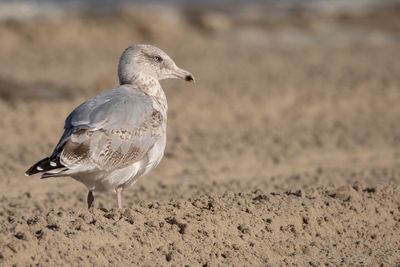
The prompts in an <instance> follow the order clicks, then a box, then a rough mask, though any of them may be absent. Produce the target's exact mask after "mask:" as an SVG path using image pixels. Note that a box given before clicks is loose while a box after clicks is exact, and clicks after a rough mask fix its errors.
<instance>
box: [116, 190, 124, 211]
mask: <svg viewBox="0 0 400 267" xmlns="http://www.w3.org/2000/svg"><path fill="white" fill-rule="evenodd" d="M122 190H123V188H122V187H118V188H117V189H115V192H116V193H117V204H118V209H122Z"/></svg>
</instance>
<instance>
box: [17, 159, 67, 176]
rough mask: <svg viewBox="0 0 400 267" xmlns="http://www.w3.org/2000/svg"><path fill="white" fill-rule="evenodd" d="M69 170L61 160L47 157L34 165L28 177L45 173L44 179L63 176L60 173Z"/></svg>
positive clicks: (27, 174)
mask: <svg viewBox="0 0 400 267" xmlns="http://www.w3.org/2000/svg"><path fill="white" fill-rule="evenodd" d="M66 169H67V168H66V167H65V166H64V165H62V164H61V163H60V158H59V157H57V158H55V159H51V158H49V157H46V158H44V159H42V160H40V161H38V162H36V163H35V164H33V165H32V167H30V168H29V169H28V170H27V171H26V172H25V175H26V176H31V175H34V174H36V173H43V174H42V178H47V177H54V176H62V174H61V173H60V172H63V171H65V170H66Z"/></svg>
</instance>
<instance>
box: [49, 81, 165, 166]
mask: <svg viewBox="0 0 400 267" xmlns="http://www.w3.org/2000/svg"><path fill="white" fill-rule="evenodd" d="M163 121H164V118H163V116H162V114H161V113H160V112H159V111H157V110H156V109H155V108H154V107H153V105H152V101H151V99H150V98H149V97H148V96H147V95H145V94H143V93H141V92H127V91H125V90H121V89H116V90H112V91H110V92H109V93H107V94H103V95H100V96H98V97H95V98H92V99H91V100H89V101H87V102H85V103H83V104H82V105H80V106H79V107H77V108H76V109H75V110H74V111H73V112H72V113H71V114H70V115H69V116H68V118H67V119H66V122H65V131H64V134H63V136H62V137H61V140H60V142H59V144H58V145H57V146H56V148H55V150H54V152H53V155H52V157H54V156H59V157H60V162H61V163H62V164H63V165H64V166H66V167H67V168H69V169H74V168H79V167H82V166H85V167H86V168H93V167H97V168H99V169H104V170H111V169H118V168H122V167H125V166H128V165H130V164H132V163H134V162H136V161H138V160H140V159H142V158H143V157H144V155H146V153H147V152H148V151H149V150H150V149H151V147H152V146H153V145H154V144H155V143H156V142H157V141H158V140H159V138H160V137H161V136H162V135H163V134H164V128H163V126H162V125H163Z"/></svg>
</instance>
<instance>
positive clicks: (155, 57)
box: [153, 56, 163, 63]
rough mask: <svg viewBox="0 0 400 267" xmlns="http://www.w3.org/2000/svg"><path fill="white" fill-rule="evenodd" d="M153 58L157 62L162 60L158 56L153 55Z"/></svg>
mask: <svg viewBox="0 0 400 267" xmlns="http://www.w3.org/2000/svg"><path fill="white" fill-rule="evenodd" d="M153 58H154V60H155V61H156V62H159V63H160V62H162V61H163V59H162V57H160V56H154V57H153Z"/></svg>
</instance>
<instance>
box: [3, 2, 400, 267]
mask: <svg viewBox="0 0 400 267" xmlns="http://www.w3.org/2000/svg"><path fill="white" fill-rule="evenodd" d="M171 12H172V11H168V12H163V13H160V15H159V16H156V19H154V20H152V23H151V24H150V25H148V24H147V23H148V21H149V19H148V13H146V12H142V11H140V12H139V11H135V10H131V11H129V12H127V11H124V12H121V13H119V14H118V16H115V15H106V14H86V15H84V16H82V15H74V14H71V15H69V16H67V17H62V18H60V17H54V18H48V19H44V18H39V19H35V20H29V21H15V20H7V21H2V22H1V23H0V36H1V42H0V73H1V76H0V115H1V118H0V140H1V142H0V151H1V153H0V226H1V227H0V265H4V266H11V265H14V264H15V266H27V265H41V266H60V265H76V266H93V265H98V266H106V265H113V266H127V265H129V264H132V265H143V266H160V265H167V266H168V265H173V266H183V265H189V266H198V265H202V266H217V265H228V266H232V265H235V266H287V265H290V266H307V265H308V266H339V265H341V266H398V265H399V264H400V194H399V193H400V187H399V183H400V138H399V136H400V124H399V122H400V105H399V104H398V103H400V64H399V62H400V53H399V51H400V42H399V40H400V39H399V36H394V35H391V34H390V32H391V31H397V30H398V26H395V25H400V24H398V23H399V20H398V17H399V16H397V17H396V16H395V17H393V16H382V17H379V16H375V17H374V16H372V18H370V17H368V18H364V17H362V18H357V17H356V18H355V19H354V18H352V19H349V18H348V17H347V18H345V20H346V21H347V22H348V23H349V24H350V25H352V27H353V28H352V29H353V30H354V31H350V33H347V34H342V33H340V31H337V30H336V28H337V27H338V25H339V26H340V23H342V22H340V23H339V24H337V23H334V24H332V21H331V19H330V20H328V22H327V21H325V20H323V21H321V20H316V21H314V20H312V19H310V18H307V17H301V18H300V19H298V20H294V22H290V21H289V22H287V21H286V22H287V23H289V25H286V24H285V27H286V28H285V30H282V29H280V28H279V27H276V25H274V24H273V23H272V24H271V23H270V22H269V21H267V22H266V21H257V20H256V21H251V20H249V19H248V18H246V17H245V16H244V17H242V18H241V20H239V22H238V21H234V20H230V19H229V17H224V16H222V15H218V14H206V15H207V16H206V15H204V14H200V15H199V14H198V13H196V14H192V15H193V17H195V18H196V19H195V20H188V19H187V18H186V17H185V16H176V15H175V14H174V13H173V12H172V13H171ZM376 17H378V18H379V20H378V21H379V22H381V23H374V21H373V19H376ZM371 20H372V21H371ZM249 21H250V22H249ZM299 21H300V22H301V23H299ZM388 21H389V22H388ZM361 22H362V23H361ZM393 22H394V23H397V24H393ZM235 23H236V24H237V23H239V24H240V25H241V27H239V28H237V27H236V26H237V25H236V24H235ZM360 23H361V24H362V25H367V26H366V27H367V29H365V28H364V29H363V28H360V27H359V26H360V25H361V24H360ZM160 25H163V27H160ZM279 25H281V24H279ZM299 25H300V26H299ZM371 25H374V27H373V29H370V28H368V27H370V26H371ZM282 27H283V26H282ZM299 28H301V29H303V30H302V31H300V30H299ZM327 29H328V30H327ZM378 30H379V31H378ZM288 32H290V33H291V34H290V35H287V33H288ZM338 32H339V33H338ZM355 32H356V33H358V34H359V35H360V36H358V35H357V34H354V33H355ZM360 33H361V34H360ZM364 33H365V34H364ZM288 36H289V37H290V38H288ZM293 36H297V37H296V38H295V39H293ZM349 36H350V37H351V38H350V37H349ZM352 36H353V37H354V36H356V37H357V36H358V39H357V38H353V37H352ZM144 41H146V42H148V43H152V44H154V45H157V46H159V47H161V48H163V49H164V50H165V51H167V52H168V53H169V54H170V55H171V56H172V57H173V58H174V59H175V61H176V62H177V64H178V65H180V66H181V67H184V68H186V69H188V70H190V71H191V72H192V73H194V74H195V76H196V84H195V85H191V84H187V83H184V82H180V81H166V82H163V87H164V89H165V91H166V94H167V97H168V101H169V107H170V109H169V121H168V123H169V124H168V144H167V149H166V155H165V157H164V159H163V161H162V162H161V164H160V165H159V167H158V168H157V169H156V170H155V171H153V172H152V173H150V174H149V175H148V176H147V177H145V178H143V179H141V180H139V181H138V182H137V183H136V185H135V186H133V187H132V188H130V189H129V190H128V191H127V192H126V193H125V196H124V197H125V201H126V207H127V208H126V209H125V210H123V211H117V210H115V206H116V203H115V195H114V194H113V193H111V192H110V193H108V194H95V197H96V200H95V208H94V209H93V210H92V211H90V212H89V211H87V210H86V206H85V205H86V202H85V198H86V193H87V191H86V189H85V188H84V186H83V185H81V184H79V183H78V182H76V181H74V180H72V179H70V178H57V179H46V180H40V179H39V177H25V176H24V175H23V173H24V171H25V170H26V169H27V168H28V167H29V166H30V165H31V164H32V163H34V162H35V161H36V160H39V159H40V158H41V157H43V156H45V155H48V154H49V153H51V150H52V148H53V146H54V145H55V143H56V142H57V140H58V137H59V135H60V133H61V132H62V127H63V120H64V118H65V116H66V115H67V114H68V113H69V111H71V109H72V108H73V107H75V106H76V105H78V104H79V103H81V102H82V101H83V100H85V99H87V98H88V97H90V96H93V95H95V94H97V93H99V92H101V91H103V90H105V89H107V88H112V87H113V86H116V83H117V80H116V64H117V59H118V56H119V54H120V53H121V51H122V50H123V49H124V48H125V47H127V46H128V45H129V44H131V43H142V42H144Z"/></svg>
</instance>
